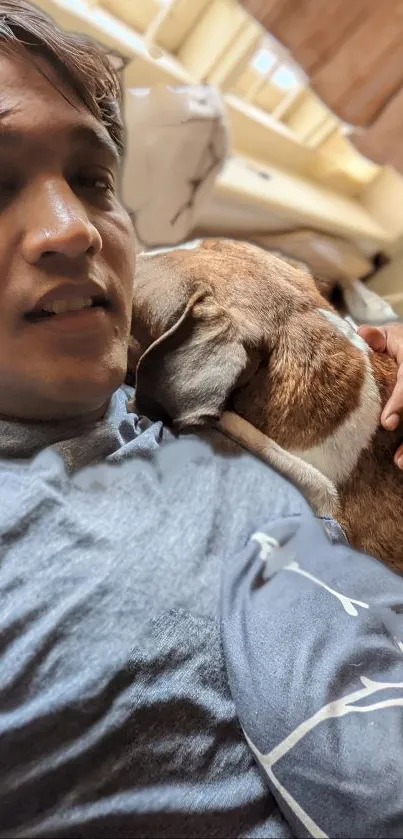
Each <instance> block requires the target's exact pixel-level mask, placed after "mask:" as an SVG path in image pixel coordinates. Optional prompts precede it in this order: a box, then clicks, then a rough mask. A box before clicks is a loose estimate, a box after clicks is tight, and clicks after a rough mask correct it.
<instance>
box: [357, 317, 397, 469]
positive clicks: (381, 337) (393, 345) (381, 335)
mask: <svg viewBox="0 0 403 839" xmlns="http://www.w3.org/2000/svg"><path fill="white" fill-rule="evenodd" d="M358 332H359V334H360V335H361V336H362V338H364V341H366V342H367V344H369V346H370V347H371V348H372V349H373V350H375V351H377V352H386V353H387V354H388V355H389V356H390V357H391V358H393V359H395V361H396V362H397V365H398V370H397V380H396V385H395V387H394V390H393V393H392V395H391V397H390V399H389V400H388V402H387V403H386V405H385V407H384V409H383V411H382V416H381V423H382V425H383V427H384V428H386V429H387V430H388V431H395V430H396V429H397V428H398V426H399V424H400V421H401V418H402V417H403V324H401V323H393V324H386V326H384V327H381V328H379V329H378V328H376V327H373V326H362V327H360V329H359V330H358ZM394 460H395V463H396V466H398V467H399V469H403V445H401V446H399V448H398V450H397V452H396V454H395V457H394Z"/></svg>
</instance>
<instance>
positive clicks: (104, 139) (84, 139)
mask: <svg viewBox="0 0 403 839" xmlns="http://www.w3.org/2000/svg"><path fill="white" fill-rule="evenodd" d="M70 136H71V139H72V141H73V143H75V144H76V145H81V144H82V145H86V146H90V147H92V148H93V149H95V150H98V151H106V152H108V153H109V154H110V155H111V156H112V157H113V158H114V159H115V161H116V162H118V161H119V153H118V150H117V148H116V146H115V143H114V142H113V140H112V137H110V135H109V134H108V132H107V131H105V130H103V129H102V128H101V126H99V127H98V126H95V125H94V126H90V125H77V126H76V127H75V128H73V129H72V131H71V135H70Z"/></svg>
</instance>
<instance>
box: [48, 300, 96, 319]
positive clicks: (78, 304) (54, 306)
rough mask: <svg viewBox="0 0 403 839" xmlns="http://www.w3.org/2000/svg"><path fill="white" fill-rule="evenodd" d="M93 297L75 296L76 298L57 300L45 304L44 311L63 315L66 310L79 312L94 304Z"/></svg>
mask: <svg viewBox="0 0 403 839" xmlns="http://www.w3.org/2000/svg"><path fill="white" fill-rule="evenodd" d="M93 302H94V301H93V298H92V297H75V298H74V300H55V301H54V302H53V303H48V304H47V305H46V306H43V311H44V312H51V313H52V314H54V315H62V314H64V312H79V311H80V309H90V308H91V306H92V304H93Z"/></svg>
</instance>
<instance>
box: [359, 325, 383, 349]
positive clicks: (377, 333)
mask: <svg viewBox="0 0 403 839" xmlns="http://www.w3.org/2000/svg"><path fill="white" fill-rule="evenodd" d="M358 334H359V335H361V338H364V341H366V342H367V344H368V345H369V346H370V347H371V349H372V350H375V351H376V352H385V350H386V344H387V340H386V333H385V331H384V330H383V329H381V328H378V327H377V326H360V328H359V329H358Z"/></svg>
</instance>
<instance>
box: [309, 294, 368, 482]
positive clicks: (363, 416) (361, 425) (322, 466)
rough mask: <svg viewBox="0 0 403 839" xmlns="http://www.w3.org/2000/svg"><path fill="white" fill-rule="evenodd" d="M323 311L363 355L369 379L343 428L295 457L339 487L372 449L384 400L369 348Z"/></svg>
mask: <svg viewBox="0 0 403 839" xmlns="http://www.w3.org/2000/svg"><path fill="white" fill-rule="evenodd" d="M320 311H321V313H322V314H323V315H324V316H325V317H326V318H327V319H328V320H329V321H330V323H332V325H333V326H335V327H336V328H337V329H338V330H339V331H340V332H342V333H343V335H345V336H346V338H348V340H349V341H350V342H351V344H353V346H355V347H357V348H358V349H359V350H360V351H361V352H362V356H363V361H364V364H365V376H364V381H363V384H362V387H361V394H360V403H359V405H358V407H357V408H356V409H355V410H354V411H353V412H352V414H349V415H348V416H347V417H346V419H345V420H344V422H343V423H342V425H340V426H339V427H338V428H337V429H336V430H335V431H334V432H333V434H330V435H329V437H327V439H326V440H324V441H323V443H320V444H319V445H318V446H312V448H310V449H307V450H306V451H295V452H294V454H296V455H297V456H298V457H300V458H301V459H302V460H304V461H305V462H306V463H310V464H311V465H312V466H315V467H316V469H318V470H319V471H320V472H322V473H323V474H324V475H326V476H327V477H328V478H329V479H330V480H331V481H332V482H333V483H334V484H336V486H337V485H338V484H340V483H341V482H343V481H345V480H346V478H348V476H349V475H350V474H351V472H352V471H353V469H354V468H355V466H356V464H357V461H358V458H359V456H360V454H361V452H362V451H363V449H366V448H368V446H369V445H370V442H371V440H372V438H373V436H374V434H375V432H376V430H377V428H378V425H379V418H380V414H381V398H380V394H379V390H378V386H377V384H376V381H375V378H374V373H373V370H372V365H371V362H370V358H369V348H368V345H367V344H366V343H365V341H364V340H363V339H362V338H361V337H360V335H357V333H356V332H355V331H354V329H353V327H352V326H350V324H348V323H346V321H344V320H343V318H340V317H338V315H336V314H333V312H328V311H326V310H325V309H321V310H320ZM334 384H335V399H337V381H336V382H335V383H334Z"/></svg>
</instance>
